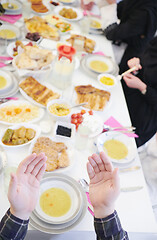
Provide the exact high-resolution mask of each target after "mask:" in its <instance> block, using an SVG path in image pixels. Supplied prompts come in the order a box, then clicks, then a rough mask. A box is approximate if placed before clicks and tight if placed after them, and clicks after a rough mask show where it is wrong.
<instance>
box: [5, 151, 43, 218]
mask: <svg viewBox="0 0 157 240" xmlns="http://www.w3.org/2000/svg"><path fill="white" fill-rule="evenodd" d="M46 159H47V157H46V156H45V154H44V153H40V154H39V155H36V154H35V153H33V154H31V155H29V156H28V157H27V158H25V159H24V160H23V161H22V162H21V163H20V164H19V166H18V169H17V172H16V174H13V173H11V180H10V185H9V190H8V199H9V202H10V205H11V206H10V212H11V213H12V214H13V215H14V216H16V217H18V218H20V219H23V220H27V219H28V218H29V216H30V214H31V212H32V211H33V210H34V208H35V205H36V203H37V199H38V193H39V186H40V180H41V178H42V176H43V173H44V171H45V168H46V164H45V162H46Z"/></svg>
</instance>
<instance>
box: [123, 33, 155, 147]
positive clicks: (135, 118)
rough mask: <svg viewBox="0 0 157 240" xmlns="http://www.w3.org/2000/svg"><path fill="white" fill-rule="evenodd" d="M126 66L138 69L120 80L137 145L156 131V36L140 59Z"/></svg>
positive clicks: (141, 143) (130, 61)
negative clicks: (136, 136) (137, 136)
mask: <svg viewBox="0 0 157 240" xmlns="http://www.w3.org/2000/svg"><path fill="white" fill-rule="evenodd" d="M128 66H129V68H131V67H133V66H137V70H138V71H139V72H138V73H137V74H136V76H135V75H134V74H131V73H129V74H127V75H125V76H124V77H123V80H124V81H122V85H123V89H124V94H125V98H126V102H127V105H128V109H129V113H130V117H131V121H132V124H133V125H134V126H135V127H136V133H137V134H138V135H139V138H137V139H136V142H137V146H138V147H139V146H141V145H143V144H144V143H146V142H147V141H148V140H149V139H150V138H151V137H152V136H153V135H155V133H156V132H157V37H155V38H154V39H153V40H152V41H151V42H150V44H149V45H148V47H147V49H146V50H145V51H144V53H143V54H142V56H141V57H140V59H139V58H133V59H131V60H129V61H128ZM156 151H157V143H156Z"/></svg>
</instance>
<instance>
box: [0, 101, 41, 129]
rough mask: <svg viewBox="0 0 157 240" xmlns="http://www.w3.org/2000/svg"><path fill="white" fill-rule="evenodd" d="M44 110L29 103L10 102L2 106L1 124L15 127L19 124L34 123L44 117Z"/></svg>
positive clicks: (0, 106)
mask: <svg viewBox="0 0 157 240" xmlns="http://www.w3.org/2000/svg"><path fill="white" fill-rule="evenodd" d="M44 113H45V111H44V109H43V108H39V107H37V106H34V105H32V104H31V103H29V102H28V101H22V100H10V101H9V102H6V103H2V104H1V105H0V123H2V124H5V125H15V124H17V123H24V122H27V123H34V122H37V121H39V120H40V119H41V118H42V117H43V116H44Z"/></svg>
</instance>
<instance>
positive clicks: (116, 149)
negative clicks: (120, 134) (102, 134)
mask: <svg viewBox="0 0 157 240" xmlns="http://www.w3.org/2000/svg"><path fill="white" fill-rule="evenodd" d="M103 149H104V151H107V154H108V156H109V157H111V158H113V159H116V160H121V159H124V158H126V156H127V155H128V148H127V146H126V145H125V144H124V143H122V142H120V141H118V140H115V139H111V140H108V141H106V142H105V143H104V145H103Z"/></svg>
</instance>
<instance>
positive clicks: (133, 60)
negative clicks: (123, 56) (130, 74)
mask: <svg viewBox="0 0 157 240" xmlns="http://www.w3.org/2000/svg"><path fill="white" fill-rule="evenodd" d="M128 66H129V68H132V67H134V66H136V68H137V69H136V71H138V70H140V69H142V66H141V64H140V59H139V58H136V57H134V58H131V59H130V60H129V61H128Z"/></svg>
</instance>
